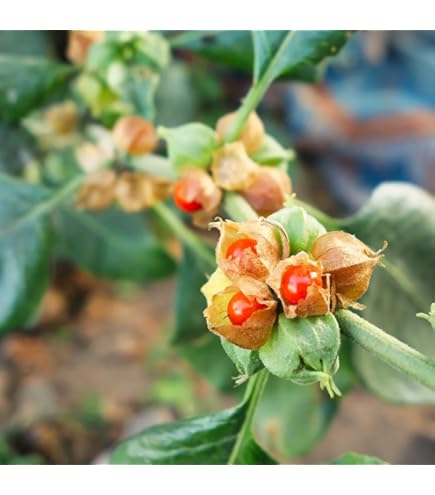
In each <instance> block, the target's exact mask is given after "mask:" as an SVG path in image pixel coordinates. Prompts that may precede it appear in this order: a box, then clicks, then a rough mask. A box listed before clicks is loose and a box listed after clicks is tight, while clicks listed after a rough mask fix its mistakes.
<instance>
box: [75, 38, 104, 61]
mask: <svg viewBox="0 0 435 495" xmlns="http://www.w3.org/2000/svg"><path fill="white" fill-rule="evenodd" d="M103 39H104V31H70V32H69V37H68V47H67V51H66V56H67V58H68V60H70V61H71V62H74V63H76V64H84V63H85V62H86V57H87V56H88V51H89V49H90V48H91V46H92V45H93V44H94V43H98V42H99V41H102V40H103Z"/></svg>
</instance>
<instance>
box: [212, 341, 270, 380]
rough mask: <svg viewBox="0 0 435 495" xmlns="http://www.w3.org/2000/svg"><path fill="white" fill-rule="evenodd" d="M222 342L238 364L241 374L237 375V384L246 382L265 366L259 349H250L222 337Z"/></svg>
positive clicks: (229, 355)
mask: <svg viewBox="0 0 435 495" xmlns="http://www.w3.org/2000/svg"><path fill="white" fill-rule="evenodd" d="M221 344H222V347H223V349H224V351H225V352H226V353H227V355H228V357H229V358H230V359H231V361H232V362H233V363H234V365H235V366H236V369H237V371H238V372H239V373H240V375H239V376H238V377H237V380H236V384H237V385H239V384H241V383H243V382H245V381H246V380H247V379H248V378H249V377H250V376H252V375H254V374H255V373H257V371H260V370H261V369H263V368H264V366H263V363H262V362H261V360H260V357H259V355H258V351H250V350H248V349H242V348H241V347H239V346H237V345H234V344H232V343H231V342H228V340H226V339H224V338H223V337H222V338H221Z"/></svg>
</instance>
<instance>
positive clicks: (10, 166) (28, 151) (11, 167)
mask: <svg viewBox="0 0 435 495" xmlns="http://www.w3.org/2000/svg"><path fill="white" fill-rule="evenodd" d="M33 146H34V142H33V138H32V136H31V135H30V134H29V133H28V132H26V131H25V130H24V129H22V128H18V127H14V126H9V125H7V124H4V123H2V122H0V171H1V172H7V173H9V174H13V175H18V174H20V173H22V171H23V169H24V166H25V165H26V163H28V161H29V160H30V159H31V157H32V152H33Z"/></svg>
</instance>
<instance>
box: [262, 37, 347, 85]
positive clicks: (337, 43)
mask: <svg viewBox="0 0 435 495" xmlns="http://www.w3.org/2000/svg"><path fill="white" fill-rule="evenodd" d="M347 38H348V33H347V32H346V31H253V41H254V55H255V61H254V84H256V83H258V82H259V81H260V79H261V80H262V81H263V83H264V84H266V85H268V84H271V83H272V82H273V81H274V80H275V79H277V78H278V77H280V76H281V75H283V74H287V75H292V74H294V73H295V71H296V73H298V72H299V71H300V70H304V71H305V72H306V74H307V75H309V74H310V73H311V72H313V71H314V66H315V65H316V64H318V63H319V62H321V61H322V60H323V59H324V58H326V57H328V56H331V55H335V54H336V53H337V52H338V51H339V49H340V48H341V47H342V45H344V43H345V42H346V41H347Z"/></svg>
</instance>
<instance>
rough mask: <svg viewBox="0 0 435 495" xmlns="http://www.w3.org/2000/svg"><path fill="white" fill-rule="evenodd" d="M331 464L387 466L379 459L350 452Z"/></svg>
mask: <svg viewBox="0 0 435 495" xmlns="http://www.w3.org/2000/svg"><path fill="white" fill-rule="evenodd" d="M330 464H341V465H344V464H347V465H350V464H387V463H386V462H384V461H382V460H381V459H379V458H378V457H372V456H369V455H364V454H356V453H355V452H348V453H347V454H343V455H342V456H341V457H339V458H338V459H335V460H334V461H331V462H330Z"/></svg>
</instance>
